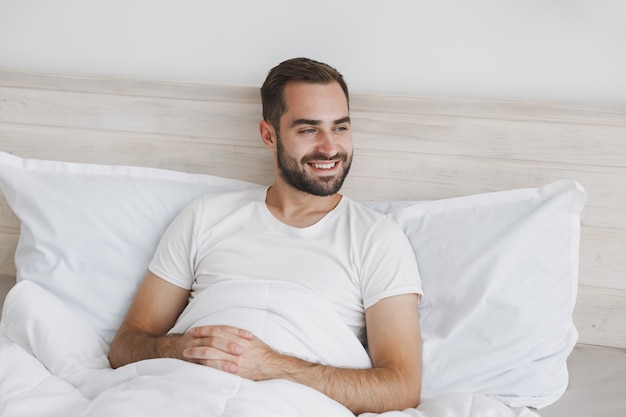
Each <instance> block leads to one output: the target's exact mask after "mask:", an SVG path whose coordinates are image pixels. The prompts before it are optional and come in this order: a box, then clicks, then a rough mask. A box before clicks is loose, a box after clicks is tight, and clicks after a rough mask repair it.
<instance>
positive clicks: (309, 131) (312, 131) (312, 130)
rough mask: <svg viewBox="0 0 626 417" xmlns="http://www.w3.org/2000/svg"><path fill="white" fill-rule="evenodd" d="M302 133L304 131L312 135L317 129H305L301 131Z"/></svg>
mask: <svg viewBox="0 0 626 417" xmlns="http://www.w3.org/2000/svg"><path fill="white" fill-rule="evenodd" d="M300 133H303V134H305V135H310V134H312V133H315V129H303V130H301V131H300Z"/></svg>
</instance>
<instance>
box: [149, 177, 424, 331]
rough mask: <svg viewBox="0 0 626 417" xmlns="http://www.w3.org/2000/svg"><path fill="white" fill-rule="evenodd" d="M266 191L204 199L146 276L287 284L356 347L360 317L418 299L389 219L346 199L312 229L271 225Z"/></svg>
mask: <svg viewBox="0 0 626 417" xmlns="http://www.w3.org/2000/svg"><path fill="white" fill-rule="evenodd" d="M266 193H267V188H259V189H252V190H245V191H238V192H233V193H227V194H220V195H207V196H204V197H202V198H200V199H199V200H196V201H195V202H193V203H192V204H190V205H189V206H188V207H186V208H185V209H184V210H183V211H182V212H181V213H180V214H179V215H178V217H177V218H176V219H175V220H174V221H173V222H172V224H171V225H170V226H169V228H168V229H167V231H166V232H165V235H164V236H163V238H162V240H161V242H160V243H159V246H158V248H157V251H156V253H155V255H154V258H153V259H152V262H151V263H150V266H149V269H150V271H152V272H153V273H154V274H156V275H157V276H159V277H161V278H163V279H164V280H166V281H168V282H170V283H172V284H174V285H177V286H179V287H181V288H185V289H188V290H191V295H190V297H191V298H193V297H194V296H195V295H196V294H198V293H199V292H200V291H204V290H205V289H208V288H210V287H211V285H212V284H215V283H218V282H222V281H225V280H237V279H245V280H250V279H262V280H282V281H290V282H294V283H297V284H300V285H303V286H304V287H306V288H309V289H311V290H313V291H314V292H316V293H317V294H318V295H320V296H321V297H323V298H324V299H326V300H327V301H328V302H329V303H330V304H331V305H332V306H334V308H335V309H336V311H337V312H338V314H339V316H340V317H342V318H343V320H344V321H345V323H346V324H347V325H348V326H350V328H351V329H352V331H353V332H354V333H355V334H356V335H357V336H358V337H359V339H360V340H361V341H364V340H365V315H364V312H365V309H367V308H369V307H370V306H372V305H374V304H375V303H376V302H378V301H379V300H381V299H383V298H385V297H390V296H394V295H399V294H406V293H418V294H421V293H422V289H421V279H420V276H419V272H418V269H417V262H416V260H415V255H414V253H413V249H412V247H411V245H410V244H409V242H408V239H407V238H406V236H405V234H404V233H403V232H402V230H401V229H400V227H399V225H398V224H397V223H396V222H395V221H394V220H393V219H391V218H390V217H389V216H386V215H384V214H381V213H378V212H376V211H373V210H370V209H368V208H366V207H364V206H362V205H360V204H358V203H355V202H353V201H351V200H350V199H348V198H347V197H345V196H344V197H342V199H341V201H340V202H339V204H338V205H337V206H336V207H335V208H334V209H333V210H332V211H330V212H329V213H327V214H326V215H325V216H324V217H323V218H322V219H320V220H319V221H318V222H317V223H315V224H314V225H312V226H309V227H305V228H296V227H291V226H288V225H286V224H284V223H282V222H281V221H279V220H278V219H276V217H274V215H273V214H272V213H271V212H270V211H269V209H268V208H267V205H266V204H265V197H266Z"/></svg>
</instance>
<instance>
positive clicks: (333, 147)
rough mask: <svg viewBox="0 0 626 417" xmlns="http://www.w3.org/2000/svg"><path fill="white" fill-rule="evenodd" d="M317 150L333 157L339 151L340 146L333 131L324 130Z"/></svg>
mask: <svg viewBox="0 0 626 417" xmlns="http://www.w3.org/2000/svg"><path fill="white" fill-rule="evenodd" d="M316 150H317V151H318V152H319V153H321V154H323V155H326V156H327V157H333V156H335V155H337V154H338V153H339V148H338V147H337V142H336V140H335V138H334V136H333V134H332V132H322V133H321V134H320V141H319V143H318V145H317V149H316Z"/></svg>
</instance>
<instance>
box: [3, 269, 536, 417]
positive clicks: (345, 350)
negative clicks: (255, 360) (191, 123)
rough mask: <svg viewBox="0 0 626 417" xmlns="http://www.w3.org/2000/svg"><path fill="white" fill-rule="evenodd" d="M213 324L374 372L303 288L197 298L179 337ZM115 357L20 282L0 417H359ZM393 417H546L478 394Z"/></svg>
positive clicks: (320, 398) (344, 330)
mask: <svg viewBox="0 0 626 417" xmlns="http://www.w3.org/2000/svg"><path fill="white" fill-rule="evenodd" d="M234 300H236V301H237V306H236V307H232V306H231V304H232V302H233V301H234ZM209 323H221V324H232V325H236V326H243V327H246V328H248V329H249V330H251V331H252V332H254V333H255V334H256V335H257V336H259V337H260V338H261V339H263V340H264V341H266V342H267V343H268V344H270V345H271V346H273V347H274V348H276V349H279V350H281V351H283V352H289V353H292V354H294V355H297V356H299V357H302V358H305V359H309V360H316V361H320V362H322V363H328V364H334V365H340V366H351V367H367V366H370V362H369V358H368V356H367V353H366V352H365V349H363V347H362V346H361V344H360V343H359V341H358V340H357V338H356V337H355V336H354V335H353V334H352V332H351V331H350V330H349V329H348V327H347V326H345V325H344V324H343V323H342V322H341V321H340V320H338V319H337V317H336V315H335V313H334V311H332V309H331V308H330V307H329V306H328V305H326V304H325V303H324V302H323V301H321V300H320V299H319V298H317V297H316V296H315V295H314V294H312V293H310V292H309V291H307V290H305V289H302V288H300V287H295V286H293V285H288V284H284V283H275V282H261V283H258V282H248V283H241V284H223V285H220V286H218V287H216V288H215V289H214V291H211V292H210V293H209V292H205V293H204V294H203V295H201V296H200V297H198V298H196V299H195V300H193V301H192V303H191V304H190V305H189V307H188V308H187V309H186V310H185V312H184V313H183V315H182V316H181V318H180V320H179V322H178V323H177V324H176V326H175V329H173V331H184V330H186V329H187V328H189V327H190V326H195V325H198V324H209ZM107 349H108V346H107V345H106V343H105V342H104V341H103V340H102V339H101V338H100V337H99V335H98V334H97V333H96V332H95V330H94V329H93V328H92V327H91V326H90V325H89V324H88V323H87V322H86V321H84V320H83V319H82V318H81V317H79V316H78V315H76V314H75V313H74V311H72V310H71V309H70V308H68V307H67V306H66V305H65V304H64V303H63V302H61V301H60V300H58V299H57V298H56V297H54V296H53V295H52V294H50V293H49V292H47V291H46V290H44V289H43V288H41V287H39V286H37V285H36V284H33V283H31V282H27V281H24V282H21V283H19V284H18V285H16V286H15V287H14V288H13V289H12V291H11V292H10V294H9V296H8V297H7V299H6V301H5V306H4V311H3V315H2V322H1V323H0V416H11V417H20V416H28V417H32V416H40V415H41V416H44V415H45V416H63V417H67V416H106V417H110V416H144V415H145V416H151V417H160V416H163V417H165V416H168V417H169V416H173V415H175V416H180V417H182V416H194V417H195V416H211V417H212V416H224V417H226V416H236V417H242V416H255V417H262V416H301V417H306V416H311V417H314V416H315V417H320V416H338V417H341V416H352V413H351V412H350V411H349V410H347V409H346V408H345V407H343V406H342V405H341V404H339V403H337V402H335V401H333V400H332V399H330V398H328V397H326V396H324V395H323V394H321V393H319V392H317V391H315V390H313V389H311V388H308V387H305V386H303V385H300V384H296V383H292V382H289V381H285V380H274V381H265V382H253V381H250V380H246V379H243V378H240V377H238V376H235V375H231V374H227V373H224V372H221V371H217V370H214V369H211V368H208V367H203V366H199V365H195V364H191V363H187V362H184V361H179V360H174V359H154V360H148V361H142V362H138V363H135V364H131V365H127V366H124V367H121V368H119V369H116V370H112V369H111V368H110V367H109V363H108V360H107V357H106V353H107ZM365 415H367V416H368V417H370V416H373V415H374V414H365ZM384 416H388V417H392V416H402V417H496V416H497V417H516V416H517V417H536V416H537V414H535V413H534V412H532V411H530V410H529V409H518V410H513V409H510V408H508V407H507V406H505V405H503V404H502V403H500V402H498V401H496V400H494V399H491V398H489V397H486V396H482V395H478V394H472V393H450V394H446V395H442V396H439V397H435V398H429V399H424V401H423V402H422V404H421V405H420V407H419V408H417V409H411V410H405V411H403V412H390V413H385V414H384Z"/></svg>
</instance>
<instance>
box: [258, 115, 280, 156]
mask: <svg viewBox="0 0 626 417" xmlns="http://www.w3.org/2000/svg"><path fill="white" fill-rule="evenodd" d="M259 132H260V133H261V139H262V140H263V143H264V144H265V147H266V148H268V149H270V150H275V149H276V131H275V130H274V127H273V126H272V125H271V124H270V123H269V122H268V121H266V120H261V122H260V123H259Z"/></svg>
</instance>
